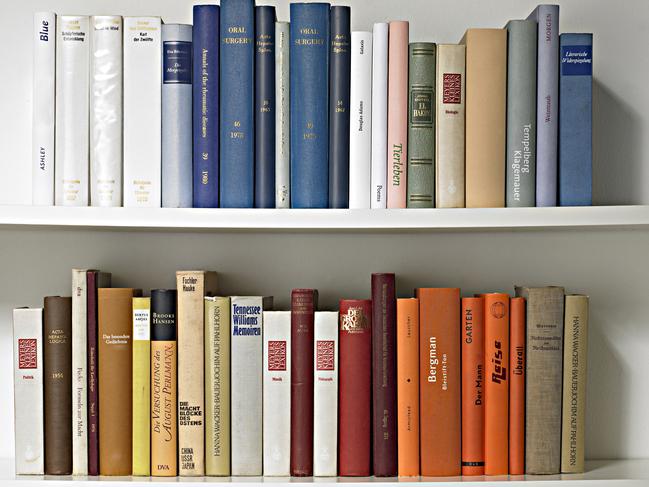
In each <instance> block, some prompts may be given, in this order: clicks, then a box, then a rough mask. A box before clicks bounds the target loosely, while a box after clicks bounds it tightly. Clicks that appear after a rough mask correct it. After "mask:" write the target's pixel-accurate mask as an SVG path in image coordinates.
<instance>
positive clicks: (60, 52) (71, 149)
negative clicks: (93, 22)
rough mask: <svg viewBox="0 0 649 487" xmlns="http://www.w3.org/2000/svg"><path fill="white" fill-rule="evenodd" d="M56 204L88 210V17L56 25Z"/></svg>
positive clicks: (65, 19) (66, 17) (62, 20)
mask: <svg viewBox="0 0 649 487" xmlns="http://www.w3.org/2000/svg"><path fill="white" fill-rule="evenodd" d="M56 29H57V34H56V99H57V100H58V103H57V106H56V131H55V132H56V141H55V152H56V154H55V158H54V159H55V164H56V166H55V177H56V180H55V188H54V195H55V198H56V204H57V205H60V206H88V99H89V91H90V79H89V78H90V76H89V73H90V66H89V64H90V47H89V45H90V38H89V37H90V36H89V33H90V31H89V17H87V16H73V15H61V16H59V18H58V22H57V23H56Z"/></svg>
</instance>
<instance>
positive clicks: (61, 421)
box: [43, 296, 130, 475]
mask: <svg viewBox="0 0 649 487" xmlns="http://www.w3.org/2000/svg"><path fill="white" fill-rule="evenodd" d="M43 335H44V340H43V342H44V345H43V406H44V408H43V409H44V414H45V416H44V421H45V475H70V474H72V298H69V297H66V298H62V297H60V296H48V297H46V298H45V307H44V311H43ZM129 432H130V430H129Z"/></svg>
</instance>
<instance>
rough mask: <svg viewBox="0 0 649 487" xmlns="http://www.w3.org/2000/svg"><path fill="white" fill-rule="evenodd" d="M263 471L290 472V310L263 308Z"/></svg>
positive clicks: (273, 472)
mask: <svg viewBox="0 0 649 487" xmlns="http://www.w3.org/2000/svg"><path fill="white" fill-rule="evenodd" d="M263 437H264V475H265V476H282V477H290V475H291V312H290V311H264V431H263Z"/></svg>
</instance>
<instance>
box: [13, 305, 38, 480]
mask: <svg viewBox="0 0 649 487" xmlns="http://www.w3.org/2000/svg"><path fill="white" fill-rule="evenodd" d="M13 319H14V323H13V326H14V330H13V335H14V418H15V441H16V444H15V448H16V474H17V475H30V474H31V475H43V473H44V470H45V455H44V446H43V442H44V437H43V427H44V424H43V308H34V309H29V308H17V309H14V312H13Z"/></svg>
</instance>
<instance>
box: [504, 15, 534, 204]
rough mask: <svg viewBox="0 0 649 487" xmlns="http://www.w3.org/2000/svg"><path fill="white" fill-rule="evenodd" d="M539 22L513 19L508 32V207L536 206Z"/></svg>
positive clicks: (507, 27) (509, 23) (507, 26)
mask: <svg viewBox="0 0 649 487" xmlns="http://www.w3.org/2000/svg"><path fill="white" fill-rule="evenodd" d="M536 28H537V25H536V22H535V21H533V20H510V21H509V22H508V23H507V25H506V26H505V29H507V172H506V179H507V195H506V198H505V199H506V201H505V204H506V206H508V207H521V206H523V207H524V206H535V204H536V41H537V32H536Z"/></svg>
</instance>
